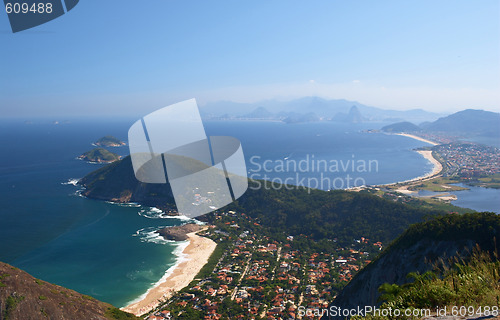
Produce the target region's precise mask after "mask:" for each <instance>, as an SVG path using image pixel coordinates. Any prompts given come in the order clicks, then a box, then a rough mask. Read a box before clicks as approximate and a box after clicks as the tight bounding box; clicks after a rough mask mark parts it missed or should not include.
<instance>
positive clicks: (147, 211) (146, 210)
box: [138, 207, 200, 223]
mask: <svg viewBox="0 0 500 320" xmlns="http://www.w3.org/2000/svg"><path fill="white" fill-rule="evenodd" d="M138 214H139V215H140V216H142V217H145V218H148V219H176V220H181V221H182V222H191V223H200V222H199V221H198V220H195V219H192V218H189V217H187V216H184V215H179V216H171V215H168V214H167V213H165V212H163V211H162V210H161V209H158V208H156V207H142V209H141V210H139V212H138Z"/></svg>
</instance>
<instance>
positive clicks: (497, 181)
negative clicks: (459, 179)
mask: <svg viewBox="0 0 500 320" xmlns="http://www.w3.org/2000/svg"><path fill="white" fill-rule="evenodd" d="M467 183H468V184H469V185H471V186H476V187H483V188H494V189H500V174H494V175H491V176H488V177H483V178H478V179H477V180H476V181H470V182H467Z"/></svg>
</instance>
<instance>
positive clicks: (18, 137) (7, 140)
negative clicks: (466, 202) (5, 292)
mask: <svg viewBox="0 0 500 320" xmlns="http://www.w3.org/2000/svg"><path fill="white" fill-rule="evenodd" d="M134 121H135V119H114V120H110V119H106V120H94V119H74V120H70V121H69V122H68V123H66V122H61V123H59V124H53V123H51V121H48V120H43V119H38V120H33V122H32V123H25V122H24V121H22V120H5V119H4V120H1V121H0V145H1V146H2V153H1V154H2V157H1V158H0V195H1V196H0V197H1V198H0V200H1V203H0V206H1V210H0V261H5V262H7V263H11V264H13V265H15V266H17V267H19V268H22V269H24V270H26V271H27V272H29V273H31V274H32V275H34V276H36V277H38V278H41V279H43V280H46V281H49V282H53V283H56V284H59V285H62V286H66V287H69V288H71V289H74V290H77V291H79V292H82V293H85V294H89V295H92V296H94V297H96V298H98V299H100V300H103V301H106V302H110V303H112V304H114V305H116V306H118V307H121V306H124V305H126V304H127V303H128V302H130V301H132V300H134V299H137V298H138V297H139V296H140V295H142V294H144V293H145V292H146V290H147V289H148V288H150V287H151V286H152V285H153V284H154V283H156V282H157V281H158V280H159V279H160V278H161V277H162V276H163V275H164V274H165V271H166V270H167V269H169V268H170V267H172V266H173V265H174V264H175V263H176V262H177V261H178V256H179V251H180V246H179V244H178V243H172V242H168V241H165V240H162V239H161V238H159V237H158V236H155V234H154V230H157V229H158V228H160V227H164V226H169V225H179V224H182V223H184V221H182V220H181V219H178V218H165V217H162V216H161V215H160V214H159V213H158V212H157V210H155V209H154V208H147V207H141V206H137V205H117V204H112V203H107V202H103V201H96V200H91V199H86V198H83V197H81V196H79V195H78V187H76V186H73V185H71V184H67V183H66V182H67V181H69V180H70V179H78V178H81V177H83V176H84V175H85V174H87V173H89V172H91V171H93V170H95V169H97V168H100V167H102V165H95V164H89V163H86V162H84V161H79V160H76V159H75V158H76V157H77V156H78V155H80V154H81V153H83V152H85V151H87V150H90V149H91V148H93V147H92V146H91V143H92V142H93V141H95V140H97V139H98V138H100V137H101V136H104V135H108V134H111V135H114V136H116V137H118V138H120V139H123V140H126V138H127V130H128V128H129V126H130V125H131V124H132V123H133V122H134ZM383 125H384V124H383V123H381V124H378V125H373V124H370V126H367V125H361V124H360V125H354V126H351V125H341V124H337V123H326V122H324V123H304V124H291V125H287V124H284V123H279V122H257V121H237V122H230V121H227V122H226V121H209V122H207V123H206V124H205V127H206V131H207V134H208V135H229V136H235V137H237V138H239V139H240V141H241V142H242V146H243V150H244V153H245V158H246V160H247V169H248V172H249V175H250V176H253V177H254V178H264V176H263V174H268V178H269V179H281V181H283V180H285V179H286V178H290V177H296V174H297V172H291V171H288V172H281V171H279V170H276V168H277V166H279V162H278V161H284V160H290V161H295V162H296V163H299V161H301V160H302V161H304V160H306V159H309V162H308V165H309V169H311V167H313V165H311V161H310V159H312V158H314V159H315V160H327V161H331V160H333V161H337V162H341V161H344V162H347V161H349V160H351V161H352V160H355V161H362V162H363V161H370V160H374V161H377V163H378V167H377V170H371V171H370V172H360V171H359V170H357V169H358V168H356V170H351V169H352V167H350V169H349V168H346V170H341V172H332V171H331V170H327V171H325V172H317V171H316V172H312V170H305V172H299V173H300V178H311V179H312V180H310V181H314V179H317V178H318V176H319V174H321V173H323V174H324V176H328V177H329V178H330V179H334V178H339V179H340V180H342V179H344V180H345V177H346V175H348V174H350V175H352V176H353V177H358V178H359V177H360V178H362V179H363V180H364V181H365V182H366V183H367V184H382V183H390V182H394V181H402V180H407V179H411V178H414V177H417V176H421V175H423V174H425V173H426V172H429V171H431V170H432V166H431V164H430V163H428V162H427V161H426V160H425V159H424V158H423V157H421V156H420V155H419V154H417V153H416V152H414V151H412V149H414V148H417V147H421V146H425V145H426V144H425V143H424V142H420V141H416V140H413V139H410V138H406V137H401V136H393V135H385V134H377V133H364V132H362V130H364V129H367V128H374V129H376V128H377V126H378V127H381V126H383ZM111 150H112V151H113V152H117V153H119V154H121V155H126V154H127V153H128V149H127V147H120V148H111ZM266 160H269V161H270V162H268V163H270V165H269V166H267V167H266V168H271V169H272V170H270V172H264V170H263V169H261V170H257V169H259V166H262V165H263V164H264V161H266ZM303 163H305V162H303ZM356 163H358V162H356ZM340 180H337V181H340ZM305 181H306V183H307V182H308V180H305ZM324 189H328V188H324ZM459 198H460V196H459ZM464 199H465V198H464Z"/></svg>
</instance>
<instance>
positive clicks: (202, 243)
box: [122, 232, 217, 316]
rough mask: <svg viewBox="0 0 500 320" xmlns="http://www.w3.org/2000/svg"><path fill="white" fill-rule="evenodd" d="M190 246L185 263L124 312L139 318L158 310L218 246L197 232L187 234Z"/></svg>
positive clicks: (204, 262) (195, 273) (196, 272)
mask: <svg viewBox="0 0 500 320" xmlns="http://www.w3.org/2000/svg"><path fill="white" fill-rule="evenodd" d="M187 236H188V239H189V244H188V246H187V247H186V248H185V249H184V251H183V255H186V259H185V261H182V262H181V263H180V264H179V265H178V266H177V267H176V268H175V269H174V270H173V272H172V274H171V275H170V276H169V277H167V278H166V279H165V281H163V282H161V283H160V284H158V285H157V286H156V287H154V288H151V289H150V290H148V292H147V294H146V296H145V297H144V299H142V300H141V301H139V302H136V303H133V304H131V305H128V306H126V307H124V308H122V310H124V311H127V312H130V313H133V314H135V315H137V316H139V315H142V314H145V313H147V312H149V311H151V310H153V309H154V308H156V307H157V306H158V305H159V304H160V302H163V301H165V300H167V299H169V298H170V297H171V296H172V295H173V294H174V293H175V292H176V291H179V290H181V289H182V288H184V287H185V286H187V285H188V284H189V283H190V282H191V281H192V280H193V279H194V277H195V276H196V275H197V274H198V272H199V271H200V270H201V268H202V267H203V266H204V265H205V264H206V263H207V261H208V258H209V257H210V255H211V254H212V252H213V251H214V249H215V247H216V246H217V244H216V243H215V242H214V241H212V240H211V239H208V238H205V237H201V236H199V235H197V234H196V232H193V233H188V234H187Z"/></svg>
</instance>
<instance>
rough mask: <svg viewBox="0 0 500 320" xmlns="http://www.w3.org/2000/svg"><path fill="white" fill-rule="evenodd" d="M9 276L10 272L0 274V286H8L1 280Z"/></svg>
mask: <svg viewBox="0 0 500 320" xmlns="http://www.w3.org/2000/svg"><path fill="white" fill-rule="evenodd" d="M7 277H10V274H8V273H4V274H2V275H1V276H0V288H3V287H6V286H7V285H6V284H5V283H3V282H2V281H1V280H2V279H5V278H7Z"/></svg>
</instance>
